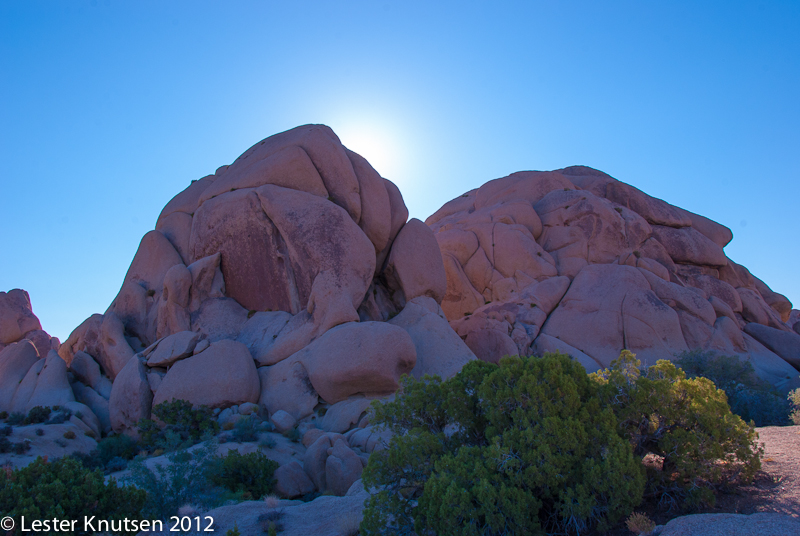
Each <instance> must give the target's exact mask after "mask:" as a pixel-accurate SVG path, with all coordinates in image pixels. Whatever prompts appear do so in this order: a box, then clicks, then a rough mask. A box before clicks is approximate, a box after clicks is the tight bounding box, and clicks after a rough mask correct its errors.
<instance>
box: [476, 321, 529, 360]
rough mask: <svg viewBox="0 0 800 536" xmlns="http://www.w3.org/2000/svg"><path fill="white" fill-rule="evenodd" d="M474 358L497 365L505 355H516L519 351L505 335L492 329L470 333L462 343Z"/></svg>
mask: <svg viewBox="0 0 800 536" xmlns="http://www.w3.org/2000/svg"><path fill="white" fill-rule="evenodd" d="M464 342H465V343H466V344H467V346H468V347H469V349H470V350H472V353H474V354H475V357H477V358H478V359H480V360H482V361H487V362H489V363H497V362H499V361H500V358H502V357H504V356H507V355H518V354H519V350H518V349H517V345H516V344H514V341H513V340H511V337H509V336H508V335H507V334H505V333H503V332H501V331H497V330H494V329H476V330H474V331H470V332H469V334H468V335H467V338H466V339H465V341H464Z"/></svg>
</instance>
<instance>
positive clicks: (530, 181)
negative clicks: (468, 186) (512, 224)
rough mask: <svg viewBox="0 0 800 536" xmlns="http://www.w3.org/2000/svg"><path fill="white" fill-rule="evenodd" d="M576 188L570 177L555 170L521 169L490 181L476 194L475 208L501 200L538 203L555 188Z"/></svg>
mask: <svg viewBox="0 0 800 536" xmlns="http://www.w3.org/2000/svg"><path fill="white" fill-rule="evenodd" d="M564 188H569V189H574V188H575V186H574V185H573V184H572V182H570V181H569V179H568V178H567V177H565V176H563V175H562V174H560V173H558V172H555V171H520V172H518V173H512V174H511V175H509V176H507V177H503V178H502V179H495V180H493V181H489V182H487V183H486V184H484V185H483V186H481V187H480V188H478V191H477V193H476V196H475V208H478V209H480V208H483V207H488V206H491V205H494V204H496V203H499V202H501V201H520V200H525V201H527V202H528V203H530V204H531V205H534V204H536V203H537V202H538V201H539V200H540V199H542V198H543V197H544V196H545V195H547V194H548V193H550V192H551V191H553V190H563V189H564Z"/></svg>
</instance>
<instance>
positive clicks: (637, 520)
mask: <svg viewBox="0 0 800 536" xmlns="http://www.w3.org/2000/svg"><path fill="white" fill-rule="evenodd" d="M625 526H626V527H628V530H629V531H631V532H632V533H634V534H639V535H647V534H650V533H651V532H653V531H654V530H655V528H656V524H655V523H654V522H653V520H652V519H650V518H649V517H647V515H645V514H641V513H634V514H631V516H630V517H629V518H628V519H627V520H626V521H625Z"/></svg>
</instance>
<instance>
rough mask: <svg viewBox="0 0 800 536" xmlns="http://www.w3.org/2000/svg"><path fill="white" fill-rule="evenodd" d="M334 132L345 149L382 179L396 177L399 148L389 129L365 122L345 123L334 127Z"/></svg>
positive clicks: (394, 136)
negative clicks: (361, 160) (370, 167)
mask: <svg viewBox="0 0 800 536" xmlns="http://www.w3.org/2000/svg"><path fill="white" fill-rule="evenodd" d="M334 131H335V132H336V134H337V135H338V136H339V139H340V140H341V141H342V144H343V145H344V146H345V147H347V148H348V149H350V150H351V151H353V152H356V153H358V154H360V155H361V156H363V157H364V158H366V159H367V161H368V162H369V163H370V164H372V167H374V168H375V170H376V171H377V172H378V173H379V174H380V175H381V176H382V177H386V178H392V177H393V176H396V175H397V171H398V168H399V165H400V162H401V159H400V158H399V153H400V151H401V147H400V144H399V140H398V137H397V136H396V135H393V134H392V133H391V132H390V130H389V129H387V128H386V127H381V126H378V125H376V124H370V123H366V122H352V123H347V122H346V123H343V124H340V125H337V126H335V127H334Z"/></svg>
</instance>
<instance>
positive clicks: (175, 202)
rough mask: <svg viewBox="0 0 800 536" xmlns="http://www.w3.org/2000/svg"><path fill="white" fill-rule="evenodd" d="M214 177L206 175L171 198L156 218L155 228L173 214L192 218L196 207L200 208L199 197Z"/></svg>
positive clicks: (212, 181)
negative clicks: (178, 213)
mask: <svg viewBox="0 0 800 536" xmlns="http://www.w3.org/2000/svg"><path fill="white" fill-rule="evenodd" d="M215 180H216V177H214V175H208V176H206V177H203V178H202V179H200V180H196V181H192V183H191V184H190V185H189V186H188V187H187V188H186V189H185V190H183V191H182V192H181V193H179V194H178V195H176V196H175V197H173V198H172V199H171V200H170V202H169V203H167V206H165V207H164V209H163V210H162V211H161V214H160V215H159V216H158V222H156V226H158V223H159V222H160V221H161V220H163V219H165V218H166V217H167V216H169V215H170V214H172V213H174V212H183V213H185V214H188V215H189V216H192V215H193V214H194V212H195V211H196V210H197V207H199V206H200V196H201V195H202V194H203V192H204V191H205V190H206V188H208V187H209V186H211V184H213V183H214V181H215Z"/></svg>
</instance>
